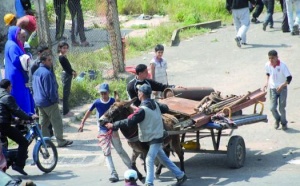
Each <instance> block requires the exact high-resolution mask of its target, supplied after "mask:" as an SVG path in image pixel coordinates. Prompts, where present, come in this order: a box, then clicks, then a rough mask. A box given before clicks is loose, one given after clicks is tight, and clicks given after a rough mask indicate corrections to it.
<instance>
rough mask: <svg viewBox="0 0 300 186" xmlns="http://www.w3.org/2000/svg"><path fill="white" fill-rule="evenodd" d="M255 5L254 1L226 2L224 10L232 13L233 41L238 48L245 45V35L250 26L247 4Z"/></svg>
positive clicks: (232, 0) (237, 0)
mask: <svg viewBox="0 0 300 186" xmlns="http://www.w3.org/2000/svg"><path fill="white" fill-rule="evenodd" d="M248 2H250V3H251V4H252V5H254V4H255V1H254V0H226V9H227V10H228V11H229V12H231V13H232V16H233V21H234V26H235V30H236V32H237V34H236V37H235V41H236V44H237V46H238V47H240V48H241V46H242V45H246V44H247V37H246V33H247V31H248V29H249V26H250V10H249V3H248Z"/></svg>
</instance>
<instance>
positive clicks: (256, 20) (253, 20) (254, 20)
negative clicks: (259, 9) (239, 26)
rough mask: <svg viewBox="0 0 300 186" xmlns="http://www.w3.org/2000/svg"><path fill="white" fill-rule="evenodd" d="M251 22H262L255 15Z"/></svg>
mask: <svg viewBox="0 0 300 186" xmlns="http://www.w3.org/2000/svg"><path fill="white" fill-rule="evenodd" d="M251 22H252V23H255V24H257V23H260V21H259V20H258V19H257V18H255V17H253V18H252V19H251Z"/></svg>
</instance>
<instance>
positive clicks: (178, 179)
mask: <svg viewBox="0 0 300 186" xmlns="http://www.w3.org/2000/svg"><path fill="white" fill-rule="evenodd" d="M186 180H187V177H186V175H185V174H184V175H183V176H182V178H177V182H176V186H179V185H181V184H183V183H184V182H185V181H186Z"/></svg>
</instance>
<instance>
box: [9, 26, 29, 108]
mask: <svg viewBox="0 0 300 186" xmlns="http://www.w3.org/2000/svg"><path fill="white" fill-rule="evenodd" d="M7 37H8V40H7V42H6V44H5V78H6V79H9V80H10V81H11V84H12V90H11V95H12V96H13V97H14V98H15V99H16V102H17V104H18V105H19V106H20V108H21V109H22V110H24V111H25V112H26V113H27V114H30V113H34V102H33V98H32V95H31V93H30V89H29V87H28V79H29V78H28V74H27V72H26V68H23V67H24V65H23V67H22V64H21V60H22V59H23V58H24V56H23V55H26V54H25V50H24V45H23V43H22V33H21V28H19V27H17V26H10V27H9V29H8V34H7ZM25 66H26V65H25Z"/></svg>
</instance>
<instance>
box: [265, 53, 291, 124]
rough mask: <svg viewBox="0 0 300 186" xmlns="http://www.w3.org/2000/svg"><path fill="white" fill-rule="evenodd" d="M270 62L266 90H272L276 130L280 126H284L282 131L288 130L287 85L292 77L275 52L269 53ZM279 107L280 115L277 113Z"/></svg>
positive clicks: (266, 66)
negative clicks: (286, 109)
mask: <svg viewBox="0 0 300 186" xmlns="http://www.w3.org/2000/svg"><path fill="white" fill-rule="evenodd" d="M268 56H269V62H267V63H266V65H265V69H266V74H267V83H266V85H265V87H264V89H267V87H268V86H269V89H270V103H271V109H270V110H271V112H272V114H273V116H274V118H275V120H276V121H275V125H274V128H275V129H278V128H279V124H280V123H281V125H282V130H286V129H287V120H286V111H285V107H286V98H287V85H288V84H290V82H291V81H292V75H291V73H290V71H289V69H288V67H287V66H286V64H285V63H283V62H282V61H280V60H279V59H278V54H277V52H276V51H275V50H271V51H269V53H268ZM277 106H278V107H279V112H280V115H279V113H278V111H277Z"/></svg>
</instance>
